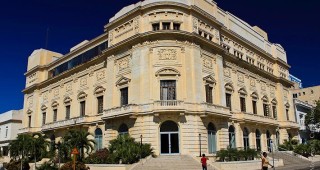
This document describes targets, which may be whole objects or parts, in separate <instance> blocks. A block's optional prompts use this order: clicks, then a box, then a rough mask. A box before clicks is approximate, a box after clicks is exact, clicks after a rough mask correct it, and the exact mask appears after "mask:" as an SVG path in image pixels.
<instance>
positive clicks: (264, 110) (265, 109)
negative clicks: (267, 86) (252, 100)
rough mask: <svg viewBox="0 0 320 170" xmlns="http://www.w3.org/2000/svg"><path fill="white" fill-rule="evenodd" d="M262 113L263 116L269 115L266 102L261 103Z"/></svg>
mask: <svg viewBox="0 0 320 170" xmlns="http://www.w3.org/2000/svg"><path fill="white" fill-rule="evenodd" d="M263 113H264V116H269V106H268V105H267V104H263Z"/></svg>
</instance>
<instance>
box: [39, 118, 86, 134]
mask: <svg viewBox="0 0 320 170" xmlns="http://www.w3.org/2000/svg"><path fill="white" fill-rule="evenodd" d="M85 122H88V117H78V118H73V119H68V120H61V121H56V122H52V123H48V124H45V125H43V126H42V131H48V130H53V129H59V128H63V127H68V126H74V125H77V124H83V123H85Z"/></svg>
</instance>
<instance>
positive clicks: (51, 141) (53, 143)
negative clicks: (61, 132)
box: [50, 134, 56, 151]
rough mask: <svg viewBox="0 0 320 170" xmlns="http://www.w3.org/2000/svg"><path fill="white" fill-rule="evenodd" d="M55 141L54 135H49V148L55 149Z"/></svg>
mask: <svg viewBox="0 0 320 170" xmlns="http://www.w3.org/2000/svg"><path fill="white" fill-rule="evenodd" d="M55 141H56V136H55V135H54V134H52V135H51V136H50V150H51V151H54V150H55Z"/></svg>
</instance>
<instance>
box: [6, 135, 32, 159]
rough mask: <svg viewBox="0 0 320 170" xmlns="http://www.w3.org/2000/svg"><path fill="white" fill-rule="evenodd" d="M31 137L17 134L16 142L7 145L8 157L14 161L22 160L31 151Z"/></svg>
mask: <svg viewBox="0 0 320 170" xmlns="http://www.w3.org/2000/svg"><path fill="white" fill-rule="evenodd" d="M32 146H33V137H32V136H31V135H28V134H19V135H18V137H17V139H16V140H13V141H11V142H10V144H9V152H10V156H11V157H12V158H13V159H14V160H17V159H20V158H22V159H24V158H25V157H26V156H28V155H30V154H31V153H32V151H33V147H32Z"/></svg>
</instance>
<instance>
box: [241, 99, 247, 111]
mask: <svg viewBox="0 0 320 170" xmlns="http://www.w3.org/2000/svg"><path fill="white" fill-rule="evenodd" d="M240 107H241V108H240V109H241V112H246V99H245V98H244V97H240Z"/></svg>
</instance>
